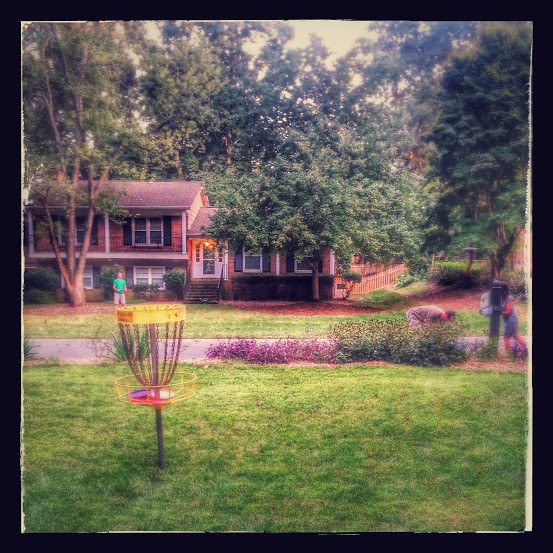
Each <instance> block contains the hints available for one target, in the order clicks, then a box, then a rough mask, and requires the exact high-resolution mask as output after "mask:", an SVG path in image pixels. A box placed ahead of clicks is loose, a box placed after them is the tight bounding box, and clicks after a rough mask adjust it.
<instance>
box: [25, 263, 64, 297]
mask: <svg viewBox="0 0 553 553" xmlns="http://www.w3.org/2000/svg"><path fill="white" fill-rule="evenodd" d="M24 279H25V286H24V289H25V290H26V289H29V290H42V291H44V292H53V291H54V290H55V289H56V288H59V287H60V277H59V276H58V275H57V274H56V272H55V271H54V269H52V268H51V267H40V268H39V269H26V270H25V273H24Z"/></svg>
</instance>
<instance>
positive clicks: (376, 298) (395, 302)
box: [362, 290, 406, 309]
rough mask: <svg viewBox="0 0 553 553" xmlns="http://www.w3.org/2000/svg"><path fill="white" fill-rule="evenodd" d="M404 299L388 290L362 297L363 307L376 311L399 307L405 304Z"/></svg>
mask: <svg viewBox="0 0 553 553" xmlns="http://www.w3.org/2000/svg"><path fill="white" fill-rule="evenodd" d="M405 301H406V300H405V297H404V296H402V295H401V294H398V293H397V292H390V291H389V290H375V291H374V292H371V293H370V294H367V295H365V296H363V297H362V302H363V305H365V306H366V307H373V308H376V309H379V308H380V309H385V308H388V307H393V306H396V307H399V306H401V305H403V304H404V303H405Z"/></svg>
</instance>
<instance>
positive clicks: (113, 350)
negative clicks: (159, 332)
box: [109, 331, 148, 361]
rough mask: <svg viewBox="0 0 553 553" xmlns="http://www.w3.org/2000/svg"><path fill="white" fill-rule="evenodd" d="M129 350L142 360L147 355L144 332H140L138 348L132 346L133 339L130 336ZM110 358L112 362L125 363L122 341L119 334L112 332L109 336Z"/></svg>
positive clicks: (125, 355) (125, 354) (125, 357)
mask: <svg viewBox="0 0 553 553" xmlns="http://www.w3.org/2000/svg"><path fill="white" fill-rule="evenodd" d="M130 340H131V342H130V346H129V347H130V349H131V351H132V352H136V353H137V355H138V357H139V359H144V358H145V357H146V355H148V344H147V335H146V331H143V332H140V342H139V344H138V348H137V347H136V345H135V344H134V338H133V336H132V335H131V336H130ZM109 353H110V355H109V356H110V358H111V359H113V360H114V361H126V360H127V352H126V351H125V346H124V345H123V340H122V338H121V334H120V333H119V332H113V333H112V335H111V346H110V349H109Z"/></svg>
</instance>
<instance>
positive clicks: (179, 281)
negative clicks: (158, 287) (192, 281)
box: [163, 269, 186, 300]
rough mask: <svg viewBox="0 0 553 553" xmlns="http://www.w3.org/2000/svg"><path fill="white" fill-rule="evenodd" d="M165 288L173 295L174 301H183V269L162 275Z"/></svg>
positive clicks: (172, 270) (184, 280) (184, 278)
mask: <svg viewBox="0 0 553 553" xmlns="http://www.w3.org/2000/svg"><path fill="white" fill-rule="evenodd" d="M163 281H164V282H165V287H166V288H167V290H170V291H171V292H173V294H175V297H176V299H178V300H183V299H184V287H185V284H186V272H185V271H184V270H183V269H171V270H169V271H166V273H165V274H164V275H163Z"/></svg>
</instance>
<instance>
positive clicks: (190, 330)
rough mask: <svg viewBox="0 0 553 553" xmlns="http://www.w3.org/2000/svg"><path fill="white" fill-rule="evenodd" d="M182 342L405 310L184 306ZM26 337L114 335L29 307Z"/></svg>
mask: <svg viewBox="0 0 553 553" xmlns="http://www.w3.org/2000/svg"><path fill="white" fill-rule="evenodd" d="M186 312H187V324H186V325H185V330H184V337H185V338H285V337H290V338H308V337H309V338H311V337H324V336H326V335H327V334H328V329H329V328H330V327H331V326H332V325H334V324H336V323H338V322H345V321H348V320H367V319H370V318H386V317H389V316H394V317H396V316H397V317H402V318H405V310H403V309H400V310H398V309H397V308H394V309H392V310H390V311H387V312H381V313H377V314H374V315H357V316H324V315H322V316H312V317H305V316H291V315H269V314H266V313H256V312H255V311H245V310H242V309H238V308H236V307H232V306H229V305H194V304H192V305H187V306H186ZM517 312H518V313H519V320H520V322H521V332H522V333H525V332H526V309H525V306H524V305H517ZM459 314H460V315H461V316H462V317H463V318H464V319H465V320H466V322H467V323H468V325H469V331H468V333H467V334H468V335H484V334H485V332H486V331H487V330H488V329H489V319H488V318H487V317H483V316H481V315H478V314H476V313H469V312H459ZM23 322H24V330H25V335H28V336H31V337H32V338H109V337H110V336H111V334H112V333H113V332H114V331H116V330H117V323H116V321H115V315H114V314H113V313H109V314H100V315H98V314H96V315H74V316H71V317H67V315H53V316H51V315H48V316H46V315H35V314H33V307H32V306H29V307H26V308H25V310H24V314H23Z"/></svg>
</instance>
